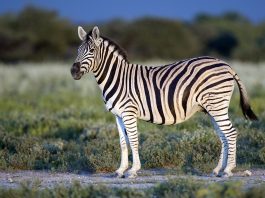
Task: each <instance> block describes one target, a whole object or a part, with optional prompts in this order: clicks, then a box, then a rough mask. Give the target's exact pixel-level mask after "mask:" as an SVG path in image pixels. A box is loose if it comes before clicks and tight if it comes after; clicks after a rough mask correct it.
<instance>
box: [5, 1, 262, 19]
mask: <svg viewBox="0 0 265 198" xmlns="http://www.w3.org/2000/svg"><path fill="white" fill-rule="evenodd" d="M29 4H31V5H35V6H38V7H41V8H46V9H50V10H56V11H57V12H58V14H59V15H60V16H62V17H65V18H68V19H70V20H72V21H73V22H75V23H80V22H98V21H107V20H111V19H113V18H122V19H125V20H131V19H134V18H139V17H142V16H158V17H165V18H173V19H181V20H191V19H193V18H194V16H196V15H197V14H198V13H209V14H213V15H219V14H222V13H224V12H227V11H237V12H239V13H241V14H243V15H245V16H246V17H248V18H249V19H250V20H252V21H254V22H256V23H257V22H261V21H265V11H264V9H265V0H182V1H178V0H164V1H162V0H133V1H132V0H131V1H126V0H105V1H104V0H94V1H90V0H72V1H70V0H0V14H2V13H6V12H18V11H20V10H21V9H23V8H24V7H25V6H27V5H29Z"/></svg>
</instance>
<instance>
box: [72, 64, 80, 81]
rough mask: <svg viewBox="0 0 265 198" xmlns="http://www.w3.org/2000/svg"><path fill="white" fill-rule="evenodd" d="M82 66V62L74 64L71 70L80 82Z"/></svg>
mask: <svg viewBox="0 0 265 198" xmlns="http://www.w3.org/2000/svg"><path fill="white" fill-rule="evenodd" d="M80 68H81V64H80V62H77V63H74V64H73V66H72V68H71V74H72V76H73V78H74V79H75V80H79V79H80V78H81V76H82V75H81V72H80Z"/></svg>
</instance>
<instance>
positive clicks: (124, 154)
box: [116, 116, 128, 178]
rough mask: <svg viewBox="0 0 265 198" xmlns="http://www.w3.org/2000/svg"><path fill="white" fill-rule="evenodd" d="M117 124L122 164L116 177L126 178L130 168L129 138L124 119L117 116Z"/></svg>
mask: <svg viewBox="0 0 265 198" xmlns="http://www.w3.org/2000/svg"><path fill="white" fill-rule="evenodd" d="M116 123H117V127H118V131H119V136H120V146H121V164H120V167H119V169H118V170H116V175H117V177H119V178H122V177H124V172H125V171H126V170H127V168H128V148H127V142H128V139H127V136H126V130H125V126H124V124H123V121H122V118H120V117H118V116H116Z"/></svg>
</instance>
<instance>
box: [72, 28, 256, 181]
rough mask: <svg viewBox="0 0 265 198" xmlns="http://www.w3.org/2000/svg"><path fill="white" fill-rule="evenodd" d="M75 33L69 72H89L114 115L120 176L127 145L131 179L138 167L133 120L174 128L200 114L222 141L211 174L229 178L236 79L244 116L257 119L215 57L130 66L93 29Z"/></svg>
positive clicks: (232, 77) (229, 71)
mask: <svg viewBox="0 0 265 198" xmlns="http://www.w3.org/2000/svg"><path fill="white" fill-rule="evenodd" d="M78 30H79V31H78V32H79V37H80V38H81V40H82V41H83V42H82V45H81V47H80V48H79V50H78V57H77V59H76V62H75V63H74V65H73V67H72V69H71V72H72V75H73V77H74V78H75V79H80V78H81V76H82V75H83V74H84V73H86V72H92V73H93V74H94V76H95V78H96V81H97V83H98V85H99V87H100V89H101V90H102V95H103V99H104V102H105V104H106V108H107V109H108V110H109V111H111V112H112V113H113V114H114V115H115V116H116V121H117V125H118V130H119V135H120V145H121V150H122V157H121V165H120V168H119V169H118V170H117V171H116V173H117V174H118V176H123V174H124V171H125V170H127V168H128V150H127V144H128V143H129V144H130V146H131V149H132V153H133V165H132V168H131V169H130V170H129V177H135V176H136V173H137V171H138V170H139V169H140V167H141V164H140V159H139V154H138V134H137V119H142V120H145V121H148V122H152V123H156V124H162V125H172V124H177V123H181V122H183V121H185V120H187V119H189V118H190V117H191V116H192V115H193V114H194V113H196V112H198V111H205V112H207V113H208V114H209V115H210V117H211V120H212V123H213V125H214V128H215V130H216V132H217V134H218V136H219V138H220V141H221V142H222V151H221V155H220V160H219V163H218V165H217V167H216V168H215V169H214V174H215V175H219V174H221V173H222V172H224V174H225V175H226V176H230V175H232V172H231V170H232V169H233V168H234V167H235V166H236V137H237V132H236V130H235V128H234V127H233V126H232V123H231V121H230V119H229V117H228V106H229V102H230V98H231V96H232V93H233V89H234V81H236V82H237V83H238V86H239V90H240V94H241V106H242V109H243V113H244V115H245V117H246V118H250V119H257V117H256V116H255V114H254V113H253V112H252V110H251V108H250V106H249V102H248V98H247V94H246V89H245V87H244V85H243V84H242V82H241V81H240V79H239V77H238V76H237V74H236V73H235V72H234V71H233V70H232V69H231V67H230V66H229V65H228V64H227V63H225V62H224V61H222V60H219V59H216V58H213V57H197V58H192V59H187V60H182V61H178V62H175V63H172V64H169V65H163V66H159V67H157V66H156V67H152V66H143V65H138V64H131V63H129V62H128V60H127V58H126V55H125V53H124V51H123V50H122V49H121V48H120V47H119V46H118V45H117V44H115V43H114V42H113V41H111V40H109V39H107V38H105V37H102V36H100V35H99V30H98V28H97V27H95V28H94V29H93V30H92V31H91V32H89V33H86V32H85V31H84V30H83V29H82V28H81V27H79V29H78Z"/></svg>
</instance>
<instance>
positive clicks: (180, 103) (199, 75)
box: [133, 57, 234, 125]
mask: <svg viewBox="0 0 265 198" xmlns="http://www.w3.org/2000/svg"><path fill="white" fill-rule="evenodd" d="M137 71H139V73H138V75H137V74H136V75H137V76H138V77H137V80H135V81H134V82H133V84H134V85H135V86H137V87H138V92H139V87H140V90H141V92H142V93H139V94H138V95H137V96H138V97H139V98H138V99H135V101H136V102H138V109H139V118H140V119H143V120H146V121H149V122H153V123H157V124H165V125H169V124H176V123H180V122H183V121H185V120H187V119H188V118H189V117H191V116H192V115H193V114H194V113H195V112H197V111H200V110H203V109H202V103H203V102H205V100H206V99H207V98H208V97H209V96H211V98H212V100H214V99H213V97H212V96H213V95H216V98H218V97H219V98H220V97H226V98H227V99H226V100H230V97H231V93H232V91H233V87H234V83H233V80H234V77H233V75H234V72H233V70H232V69H231V68H230V66H229V65H228V64H227V63H225V62H223V61H221V60H218V59H215V58H212V57H198V58H194V59H189V60H184V61H179V62H176V63H174V64H171V65H167V66H162V67H151V68H147V67H142V68H140V69H138V70H137ZM135 86H134V87H133V88H134V89H135ZM215 102H218V100H217V101H215Z"/></svg>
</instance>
